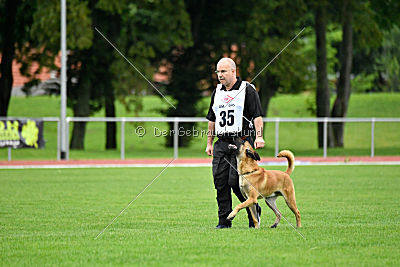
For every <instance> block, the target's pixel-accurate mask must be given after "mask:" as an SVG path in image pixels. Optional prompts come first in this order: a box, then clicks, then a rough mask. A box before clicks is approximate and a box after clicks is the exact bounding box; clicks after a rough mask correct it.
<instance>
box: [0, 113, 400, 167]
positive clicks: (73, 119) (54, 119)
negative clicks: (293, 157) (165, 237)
mask: <svg viewBox="0 0 400 267" xmlns="http://www.w3.org/2000/svg"><path fill="white" fill-rule="evenodd" d="M1 119H28V118H21V117H19V118H12V117H7V118H4V117H3V118H1ZM30 119H40V120H43V121H45V122H46V121H48V122H57V159H58V160H59V159H60V147H61V143H60V142H61V141H60V118H57V117H44V118H30ZM263 121H264V122H270V123H271V122H272V123H275V155H276V154H278V152H279V125H280V123H283V122H289V123H290V122H310V123H312V122H322V123H323V126H324V127H323V129H324V131H323V156H324V157H327V154H328V152H327V151H328V124H329V123H331V122H365V123H370V124H371V153H370V156H371V157H374V156H375V122H400V118H264V119H263ZM70 122H119V123H121V130H120V132H121V150H120V152H121V153H120V154H121V159H125V123H126V122H173V123H174V131H173V132H174V139H173V140H174V141H173V147H174V158H178V150H179V149H178V145H179V144H178V132H179V131H178V129H179V123H182V122H207V119H205V118H198V117H115V118H105V117H67V118H66V125H67V127H66V132H67V136H66V138H65V139H66V142H68V140H69V127H70ZM65 147H66V148H67V151H66V159H67V160H68V159H69V146H68V144H66V146H65ZM10 159H11V150H10V149H9V160H10Z"/></svg>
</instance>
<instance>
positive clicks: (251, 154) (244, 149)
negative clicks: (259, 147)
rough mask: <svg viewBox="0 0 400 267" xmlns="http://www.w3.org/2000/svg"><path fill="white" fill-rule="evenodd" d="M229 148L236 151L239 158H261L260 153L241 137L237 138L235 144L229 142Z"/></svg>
mask: <svg viewBox="0 0 400 267" xmlns="http://www.w3.org/2000/svg"><path fill="white" fill-rule="evenodd" d="M228 149H229V150H231V151H232V152H233V153H235V154H236V157H237V158H238V159H239V160H244V159H245V158H251V159H253V160H260V155H258V153H257V152H255V151H254V149H253V147H252V146H251V145H250V143H249V142H248V141H243V140H242V139H240V138H235V140H234V144H229V145H228Z"/></svg>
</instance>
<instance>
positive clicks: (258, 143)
mask: <svg viewBox="0 0 400 267" xmlns="http://www.w3.org/2000/svg"><path fill="white" fill-rule="evenodd" d="M264 145H265V142H264V139H263V138H262V137H257V138H256V140H255V141H254V147H255V149H257V148H263V147H264Z"/></svg>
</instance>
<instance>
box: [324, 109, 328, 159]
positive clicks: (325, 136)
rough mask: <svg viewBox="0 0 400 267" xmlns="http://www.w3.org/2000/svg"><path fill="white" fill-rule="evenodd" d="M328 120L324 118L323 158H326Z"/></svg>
mask: <svg viewBox="0 0 400 267" xmlns="http://www.w3.org/2000/svg"><path fill="white" fill-rule="evenodd" d="M327 150H328V118H327V117H325V118H324V158H326V157H327V155H328V153H327Z"/></svg>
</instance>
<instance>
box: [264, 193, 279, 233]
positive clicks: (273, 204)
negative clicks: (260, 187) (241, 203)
mask: <svg viewBox="0 0 400 267" xmlns="http://www.w3.org/2000/svg"><path fill="white" fill-rule="evenodd" d="M277 198H278V196H275V197H270V198H266V199H265V203H267V205H268V207H269V208H270V209H271V210H273V211H274V213H275V216H276V220H275V222H274V224H273V225H271V228H276V227H277V226H278V224H279V222H280V221H281V212H280V211H279V210H278V207H277V206H276V199H277Z"/></svg>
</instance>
